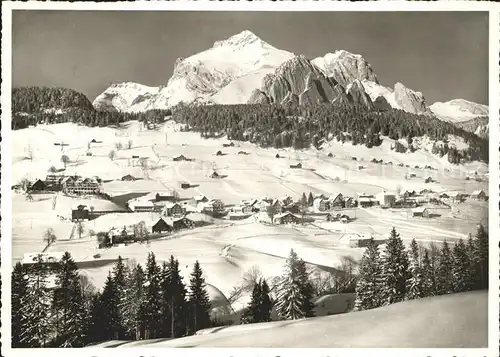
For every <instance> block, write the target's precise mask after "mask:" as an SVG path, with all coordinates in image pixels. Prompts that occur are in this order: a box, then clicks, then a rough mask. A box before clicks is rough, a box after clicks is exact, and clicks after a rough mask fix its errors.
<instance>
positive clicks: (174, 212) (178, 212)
mask: <svg viewBox="0 0 500 357" xmlns="http://www.w3.org/2000/svg"><path fill="white" fill-rule="evenodd" d="M185 213H186V211H185V209H184V207H182V206H181V205H180V204H178V203H174V202H167V203H166V204H165V207H164V209H163V214H164V215H165V216H167V217H173V216H174V217H175V216H183V215H184V214H185Z"/></svg>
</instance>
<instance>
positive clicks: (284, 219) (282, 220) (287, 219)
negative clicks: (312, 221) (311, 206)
mask: <svg viewBox="0 0 500 357" xmlns="http://www.w3.org/2000/svg"><path fill="white" fill-rule="evenodd" d="M274 222H275V223H278V224H290V223H292V224H297V223H299V222H300V218H299V217H298V216H296V215H294V214H293V213H290V212H284V213H281V214H278V215H276V216H274Z"/></svg>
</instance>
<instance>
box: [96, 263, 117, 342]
mask: <svg viewBox="0 0 500 357" xmlns="http://www.w3.org/2000/svg"><path fill="white" fill-rule="evenodd" d="M96 305H97V306H96V308H95V311H94V314H95V320H96V322H95V324H94V325H95V326H97V327H98V329H99V330H100V333H99V334H98V337H100V339H101V341H102V340H105V341H106V340H117V339H118V336H119V332H120V328H121V326H120V311H119V309H118V298H117V293H116V287H115V284H114V281H113V278H112V276H111V273H110V274H108V277H107V279H106V282H105V284H104V289H103V291H102V294H101V295H100V296H99V300H98V301H97V304H96Z"/></svg>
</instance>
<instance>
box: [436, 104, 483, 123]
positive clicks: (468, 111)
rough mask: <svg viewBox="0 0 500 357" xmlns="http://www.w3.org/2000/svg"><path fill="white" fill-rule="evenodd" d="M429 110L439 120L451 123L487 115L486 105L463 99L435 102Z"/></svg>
mask: <svg viewBox="0 0 500 357" xmlns="http://www.w3.org/2000/svg"><path fill="white" fill-rule="evenodd" d="M429 108H430V109H431V111H432V112H433V113H434V114H435V115H436V116H437V117H438V118H439V119H441V120H444V121H449V122H451V123H458V122H463V121H467V120H470V119H474V118H477V117H481V116H488V114H489V109H488V106H487V105H484V104H478V103H474V102H470V101H467V100H464V99H453V100H450V101H448V102H444V103H443V102H436V103H434V104H432V105H431V106H430V107H429Z"/></svg>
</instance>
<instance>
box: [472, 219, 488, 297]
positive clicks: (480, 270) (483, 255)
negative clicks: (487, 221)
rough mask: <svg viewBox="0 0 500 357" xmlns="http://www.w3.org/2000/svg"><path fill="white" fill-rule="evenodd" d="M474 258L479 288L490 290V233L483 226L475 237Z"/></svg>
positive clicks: (478, 229)
mask: <svg viewBox="0 0 500 357" xmlns="http://www.w3.org/2000/svg"><path fill="white" fill-rule="evenodd" d="M473 241H474V256H475V262H476V267H477V268H476V272H477V273H476V276H477V288H478V289H488V285H489V284H488V279H489V271H488V264H489V246H488V245H489V243H488V232H487V231H486V230H485V229H484V227H483V225H481V224H480V225H479V227H478V228H477V232H476V235H475V237H474V240H473Z"/></svg>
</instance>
